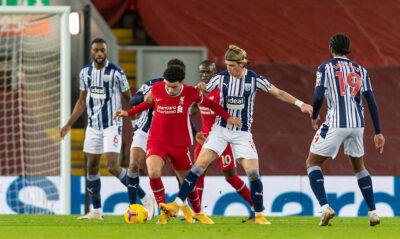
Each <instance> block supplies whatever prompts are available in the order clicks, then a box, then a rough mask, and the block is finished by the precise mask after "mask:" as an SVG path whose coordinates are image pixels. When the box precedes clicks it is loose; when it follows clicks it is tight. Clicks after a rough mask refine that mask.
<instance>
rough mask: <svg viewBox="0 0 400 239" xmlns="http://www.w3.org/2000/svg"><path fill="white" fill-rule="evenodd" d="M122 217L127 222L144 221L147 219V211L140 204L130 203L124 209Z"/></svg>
mask: <svg viewBox="0 0 400 239" xmlns="http://www.w3.org/2000/svg"><path fill="white" fill-rule="evenodd" d="M124 218H125V221H126V222H127V223H135V224H139V223H145V222H146V221H147V211H146V209H145V208H144V207H143V206H142V205H140V204H132V205H130V206H129V207H128V208H127V209H126V210H125V214H124Z"/></svg>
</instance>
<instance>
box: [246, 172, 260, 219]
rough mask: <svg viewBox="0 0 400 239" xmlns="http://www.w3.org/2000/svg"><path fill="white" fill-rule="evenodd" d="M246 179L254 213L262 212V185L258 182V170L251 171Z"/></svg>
mask: <svg viewBox="0 0 400 239" xmlns="http://www.w3.org/2000/svg"><path fill="white" fill-rule="evenodd" d="M247 177H248V178H249V181H250V194H251V200H252V201H253V204H254V211H255V212H262V211H264V202H263V185H262V182H261V180H260V173H259V172H258V170H251V171H250V172H248V173H247Z"/></svg>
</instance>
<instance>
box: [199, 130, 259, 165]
mask: <svg viewBox="0 0 400 239" xmlns="http://www.w3.org/2000/svg"><path fill="white" fill-rule="evenodd" d="M228 143H231V145H232V152H233V155H234V157H235V159H240V158H244V159H258V154H257V149H256V146H255V144H254V142H253V135H252V134H251V133H250V132H245V131H232V130H229V129H228V128H223V127H221V126H219V125H214V126H213V127H212V128H211V132H210V134H209V135H208V137H207V139H206V142H205V143H204V145H203V148H207V149H211V150H212V151H214V152H216V153H217V154H218V156H221V154H222V153H223V152H224V151H225V148H226V146H227V145H228Z"/></svg>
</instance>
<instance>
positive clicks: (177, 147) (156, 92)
mask: <svg viewBox="0 0 400 239" xmlns="http://www.w3.org/2000/svg"><path fill="white" fill-rule="evenodd" d="M151 95H152V98H153V100H154V103H155V105H154V118H153V122H152V124H151V127H150V131H149V138H148V143H147V144H148V145H147V148H148V150H147V153H146V157H150V156H151V155H158V156H160V157H161V158H163V159H164V160H165V161H166V160H167V159H168V158H170V159H171V163H172V166H173V168H174V169H176V170H189V169H190V168H191V167H192V162H191V160H190V154H189V148H188V146H189V145H191V144H192V142H193V136H192V128H191V125H190V120H189V107H190V106H191V104H192V103H193V102H196V103H198V104H202V105H203V106H206V107H209V108H211V109H212V110H213V111H214V112H216V113H217V114H218V115H220V116H221V117H222V118H223V119H225V120H227V119H228V118H229V117H230V115H229V114H228V113H227V112H226V111H225V110H224V109H223V108H222V107H221V106H220V105H219V104H218V103H216V102H214V101H212V100H209V99H208V98H206V97H203V95H202V94H201V93H199V92H198V91H197V90H196V89H194V87H192V86H188V85H185V84H182V88H181V91H180V92H179V93H178V94H177V95H175V96H171V95H169V94H168V90H167V87H166V85H165V82H157V83H155V84H154V85H153V87H152V89H151ZM151 107H153V105H149V104H147V103H146V102H143V103H141V104H139V105H138V106H136V107H135V108H132V109H130V110H128V115H133V114H137V113H140V112H141V111H144V110H146V109H149V108H151Z"/></svg>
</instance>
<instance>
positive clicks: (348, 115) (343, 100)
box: [313, 57, 379, 128]
mask: <svg viewBox="0 0 400 239" xmlns="http://www.w3.org/2000/svg"><path fill="white" fill-rule="evenodd" d="M316 78H317V79H316V90H315V93H314V98H316V97H318V88H321V90H322V91H321V92H324V96H325V98H326V100H327V105H328V112H327V115H326V121H325V123H324V124H325V125H327V126H329V127H333V128H361V127H364V107H363V105H362V97H361V94H362V93H365V92H368V91H369V92H371V94H372V88H371V82H370V78H369V76H368V73H367V70H366V69H365V68H364V67H362V66H360V65H358V64H356V63H355V62H352V61H351V60H349V59H347V58H345V57H335V58H333V59H331V60H329V61H327V62H325V63H323V64H322V65H320V66H319V67H318V70H317V77H316ZM369 92H368V93H369ZM364 95H365V94H364ZM314 101H315V99H314ZM373 104H375V100H373ZM320 105H322V102H321V103H320ZM320 105H318V106H319V107H315V106H314V111H315V112H314V114H313V118H314V119H315V118H316V116H317V115H318V111H319V108H320V107H321V106H320ZM374 123H375V122H374ZM378 125H379V122H378Z"/></svg>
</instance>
